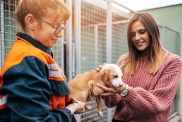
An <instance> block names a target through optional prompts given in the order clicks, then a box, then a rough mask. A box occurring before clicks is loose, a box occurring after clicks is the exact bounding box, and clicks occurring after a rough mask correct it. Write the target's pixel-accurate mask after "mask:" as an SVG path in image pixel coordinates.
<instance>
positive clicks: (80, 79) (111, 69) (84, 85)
mask: <svg viewBox="0 0 182 122" xmlns="http://www.w3.org/2000/svg"><path fill="white" fill-rule="evenodd" d="M122 75H123V74H122V72H121V69H120V67H119V66H118V65H116V64H104V66H103V68H102V69H101V70H100V71H99V72H98V71H95V70H91V71H87V72H85V73H83V74H80V75H78V76H76V77H75V78H74V79H72V80H71V81H70V82H69V83H68V87H69V88H70V91H71V97H72V98H73V99H74V100H75V101H77V100H78V101H82V102H86V101H88V100H96V103H97V109H98V114H99V116H100V117H103V113H102V101H101V94H102V93H104V91H103V90H102V89H100V88H99V87H98V86H97V84H100V85H104V86H107V87H113V88H116V87H120V86H122V85H123V81H122V78H121V77H122ZM95 98H96V99H95ZM85 108H86V109H91V108H92V107H91V106H90V105H87V104H86V106H85Z"/></svg>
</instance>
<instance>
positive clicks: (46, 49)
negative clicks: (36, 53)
mask: <svg viewBox="0 0 182 122" xmlns="http://www.w3.org/2000/svg"><path fill="white" fill-rule="evenodd" d="M16 36H17V39H18V40H20V38H22V39H24V40H26V41H27V42H29V43H30V44H32V45H33V46H34V47H36V48H39V49H40V50H42V51H44V52H46V53H48V54H49V55H51V56H52V57H53V53H52V51H51V50H50V49H49V48H47V47H45V46H44V45H42V44H41V43H40V42H39V41H37V40H35V39H34V38H32V37H31V36H29V35H27V34H24V33H17V34H16ZM18 37H20V38H18Z"/></svg>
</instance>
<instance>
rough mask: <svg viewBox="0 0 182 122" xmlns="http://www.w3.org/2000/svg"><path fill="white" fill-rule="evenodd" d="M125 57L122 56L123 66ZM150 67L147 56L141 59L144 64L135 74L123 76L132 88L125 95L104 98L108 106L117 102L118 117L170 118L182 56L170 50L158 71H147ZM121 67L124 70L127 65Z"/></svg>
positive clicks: (132, 120) (139, 121)
mask: <svg viewBox="0 0 182 122" xmlns="http://www.w3.org/2000/svg"><path fill="white" fill-rule="evenodd" d="M166 53H167V52H166ZM122 60H123V59H122V58H120V61H119V64H118V65H120V67H121V66H122V65H121V64H122ZM147 67H148V61H147V59H146V58H141V65H140V66H139V68H138V69H137V71H136V72H135V74H134V75H132V76H125V75H124V76H123V81H124V82H125V83H126V84H128V85H129V86H131V87H133V88H131V89H130V90H129V92H128V95H127V96H126V97H122V96H120V95H118V94H117V95H112V96H108V97H105V98H104V101H105V104H106V106H108V107H113V106H116V105H117V106H116V109H115V113H114V116H113V117H114V118H115V119H117V120H121V121H128V122H166V121H167V118H168V116H169V113H170V107H171V105H172V102H173V99H174V97H175V95H176V93H177V91H178V87H179V80H180V74H181V67H182V61H181V59H180V57H179V56H177V55H174V54H171V53H167V56H166V58H165V60H164V63H163V65H162V66H161V68H160V69H159V71H158V72H157V73H156V74H150V73H148V68H147ZM121 69H122V71H123V73H124V67H121Z"/></svg>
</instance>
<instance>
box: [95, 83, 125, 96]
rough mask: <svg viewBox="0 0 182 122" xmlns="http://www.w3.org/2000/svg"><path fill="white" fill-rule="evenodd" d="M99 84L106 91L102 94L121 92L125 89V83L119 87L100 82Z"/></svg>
mask: <svg viewBox="0 0 182 122" xmlns="http://www.w3.org/2000/svg"><path fill="white" fill-rule="evenodd" d="M97 86H98V87H99V88H101V89H102V90H103V91H104V93H102V94H101V95H102V96H108V95H114V94H120V93H121V92H122V91H123V90H125V84H123V85H122V86H121V87H118V88H112V87H106V86H102V85H100V84H97Z"/></svg>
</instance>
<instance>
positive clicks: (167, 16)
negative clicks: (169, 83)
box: [146, 4, 182, 57]
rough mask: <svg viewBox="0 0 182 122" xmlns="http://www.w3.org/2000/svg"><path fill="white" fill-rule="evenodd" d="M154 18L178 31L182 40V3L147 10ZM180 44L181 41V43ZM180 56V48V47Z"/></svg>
mask: <svg viewBox="0 0 182 122" xmlns="http://www.w3.org/2000/svg"><path fill="white" fill-rule="evenodd" d="M146 12H148V13H150V14H151V15H152V16H153V17H154V18H155V20H156V21H157V22H158V23H159V24H161V25H165V26H167V27H169V28H171V29H173V30H175V31H177V32H179V33H180V38H181V42H182V4H180V5H173V6H168V7H163V8H158V9H151V10H147V11H146ZM181 44H182V43H181ZM181 57H182V48H181Z"/></svg>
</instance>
